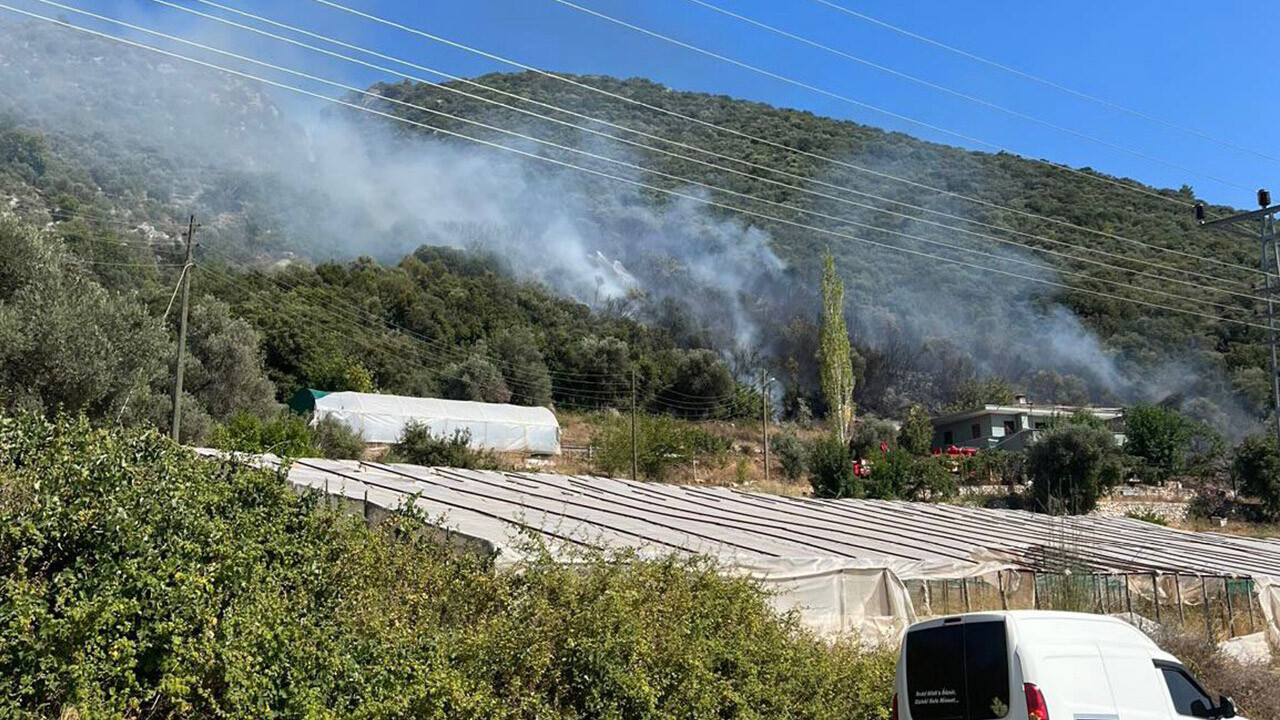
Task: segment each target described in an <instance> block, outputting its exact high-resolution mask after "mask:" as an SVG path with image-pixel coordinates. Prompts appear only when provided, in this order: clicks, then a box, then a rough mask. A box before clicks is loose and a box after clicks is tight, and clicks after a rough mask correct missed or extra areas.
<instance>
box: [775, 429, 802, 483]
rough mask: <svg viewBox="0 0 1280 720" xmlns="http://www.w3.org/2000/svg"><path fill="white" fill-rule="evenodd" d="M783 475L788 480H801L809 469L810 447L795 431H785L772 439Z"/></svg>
mask: <svg viewBox="0 0 1280 720" xmlns="http://www.w3.org/2000/svg"><path fill="white" fill-rule="evenodd" d="M770 444H771V446H772V449H773V452H774V454H776V455H777V456H778V464H780V465H781V466H782V475H783V477H785V478H787V479H788V480H799V479H800V478H802V477H804V474H805V472H807V471H808V469H809V449H808V448H807V447H805V444H804V442H803V441H801V440H800V438H798V437H796V434H795V433H793V432H784V433H781V434H779V435H776V436H775V437H773V438H772V439H771V440H770Z"/></svg>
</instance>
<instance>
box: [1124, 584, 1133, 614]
mask: <svg viewBox="0 0 1280 720" xmlns="http://www.w3.org/2000/svg"><path fill="white" fill-rule="evenodd" d="M1124 607H1125V612H1127V613H1129V622H1133V595H1131V594H1130V593H1129V574H1128V573H1125V576H1124Z"/></svg>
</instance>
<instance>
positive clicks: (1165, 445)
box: [1124, 405, 1192, 480]
mask: <svg viewBox="0 0 1280 720" xmlns="http://www.w3.org/2000/svg"><path fill="white" fill-rule="evenodd" d="M1124 422H1125V447H1124V449H1125V452H1127V453H1129V454H1131V455H1135V456H1137V457H1141V458H1145V459H1146V461H1147V464H1149V465H1150V466H1151V467H1152V468H1153V469H1154V470H1155V472H1156V478H1157V479H1160V480H1163V479H1165V478H1167V477H1169V476H1170V475H1172V474H1174V473H1178V472H1181V471H1182V470H1184V469H1185V468H1186V464H1187V450H1188V446H1189V443H1190V442H1191V431H1192V425H1191V423H1190V422H1189V421H1188V420H1187V419H1186V418H1184V417H1182V416H1181V415H1179V414H1178V412H1177V411H1175V410H1172V409H1170V408H1166V407H1160V406H1158V405H1135V406H1133V407H1132V408H1129V410H1128V411H1127V412H1126V413H1125V415H1124Z"/></svg>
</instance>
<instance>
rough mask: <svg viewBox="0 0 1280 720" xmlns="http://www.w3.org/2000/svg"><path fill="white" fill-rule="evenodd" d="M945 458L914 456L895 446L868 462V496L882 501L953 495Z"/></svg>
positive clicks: (953, 478)
mask: <svg viewBox="0 0 1280 720" xmlns="http://www.w3.org/2000/svg"><path fill="white" fill-rule="evenodd" d="M943 462H946V461H945V460H940V459H939V458H934V457H919V458H918V457H915V456H913V455H912V454H911V453H909V452H907V451H906V450H903V449H900V448H894V449H892V450H890V451H889V452H887V453H884V454H882V455H880V456H878V457H877V458H876V459H875V460H874V461H872V463H871V474H870V475H869V476H868V477H867V480H866V492H867V496H868V497H873V498H881V499H885V500H893V499H905V500H942V499H945V498H949V497H951V496H953V495H955V494H956V480H955V476H954V475H952V474H951V472H950V471H949V470H948V469H947V468H946V467H945V466H944V465H943Z"/></svg>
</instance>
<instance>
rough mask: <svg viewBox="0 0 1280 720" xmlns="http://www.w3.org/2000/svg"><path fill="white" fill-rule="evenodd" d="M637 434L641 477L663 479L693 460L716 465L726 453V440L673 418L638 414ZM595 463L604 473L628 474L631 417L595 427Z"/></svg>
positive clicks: (727, 451)
mask: <svg viewBox="0 0 1280 720" xmlns="http://www.w3.org/2000/svg"><path fill="white" fill-rule="evenodd" d="M638 423H639V424H638V426H637V430H638V432H637V433H636V435H637V437H636V455H637V457H636V460H637V470H638V471H639V473H640V477H642V478H645V479H648V480H662V479H664V478H666V477H668V476H669V475H670V474H671V473H672V472H673V471H674V470H675V469H676V468H681V467H688V466H690V465H692V464H693V463H694V462H695V461H697V462H700V463H703V464H704V465H708V466H712V467H719V466H721V465H723V464H724V462H725V459H726V458H727V457H728V454H729V446H730V443H729V441H728V440H727V439H725V438H722V437H720V436H718V435H715V434H713V433H710V432H708V431H706V430H704V429H702V428H701V427H698V426H697V425H695V424H693V423H691V422H688V421H685V420H680V419H677V418H673V417H667V416H661V415H641V416H640V417H639V418H638ZM591 443H592V445H594V446H595V456H594V460H595V465H596V469H597V471H598V472H601V473H604V474H606V475H630V473H631V419H630V418H624V417H614V418H610V419H608V420H607V421H606V422H605V423H604V424H603V425H601V426H600V427H598V428H597V429H596V431H595V432H594V433H593V435H592V438H591Z"/></svg>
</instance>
